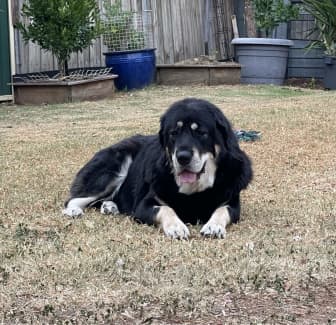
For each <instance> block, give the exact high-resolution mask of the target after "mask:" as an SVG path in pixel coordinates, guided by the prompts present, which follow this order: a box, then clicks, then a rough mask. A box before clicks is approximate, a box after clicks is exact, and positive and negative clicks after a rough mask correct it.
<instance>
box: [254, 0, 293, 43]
mask: <svg viewBox="0 0 336 325" xmlns="http://www.w3.org/2000/svg"><path fill="white" fill-rule="evenodd" d="M253 8H254V19H255V22H256V25H257V27H258V28H260V29H261V30H263V31H264V32H265V34H266V37H270V36H271V34H272V32H273V30H274V29H275V28H276V27H278V26H279V24H280V23H286V22H288V21H290V20H292V19H295V18H297V17H298V15H299V7H298V6H295V5H292V4H286V3H284V1H283V0H253Z"/></svg>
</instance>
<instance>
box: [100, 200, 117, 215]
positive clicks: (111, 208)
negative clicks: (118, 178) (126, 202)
mask: <svg viewBox="0 0 336 325" xmlns="http://www.w3.org/2000/svg"><path fill="white" fill-rule="evenodd" d="M100 213H102V214H118V213H119V209H118V206H117V205H116V204H115V203H114V202H113V201H104V202H103V204H102V205H101V207H100Z"/></svg>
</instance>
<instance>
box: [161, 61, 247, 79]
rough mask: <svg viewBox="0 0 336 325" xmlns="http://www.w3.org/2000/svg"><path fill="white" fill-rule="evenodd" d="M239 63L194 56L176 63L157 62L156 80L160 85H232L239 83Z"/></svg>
mask: <svg viewBox="0 0 336 325" xmlns="http://www.w3.org/2000/svg"><path fill="white" fill-rule="evenodd" d="M240 70H241V65H240V64H238V63H235V62H219V61H214V60H209V59H204V58H196V59H191V60H188V61H184V62H181V63H177V64H159V65H157V70H156V82H157V83H158V84H162V85H190V84H204V85H223V84H224V85H225V84H229V85H234V84H239V83H240Z"/></svg>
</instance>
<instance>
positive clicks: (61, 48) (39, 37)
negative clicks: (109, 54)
mask: <svg viewBox="0 0 336 325" xmlns="http://www.w3.org/2000/svg"><path fill="white" fill-rule="evenodd" d="M21 15H22V16H23V18H25V20H26V23H23V22H20V23H18V24H17V25H16V27H17V28H18V29H19V30H20V31H21V33H22V36H23V39H24V40H25V42H28V41H29V40H31V41H32V42H34V43H37V44H39V45H40V46H41V48H42V49H44V50H48V51H51V52H52V53H53V54H54V55H55V56H56V58H57V60H58V64H59V66H60V70H61V73H62V74H65V72H66V70H67V69H66V67H67V60H68V59H69V58H70V55H71V53H73V52H78V51H82V50H83V49H84V48H86V47H87V46H89V45H90V44H91V42H92V40H94V39H95V38H97V37H98V36H99V35H100V34H101V28H100V20H99V8H98V5H97V3H96V1H95V0H43V1H40V0H29V2H26V3H24V4H23V6H22V12H21Z"/></svg>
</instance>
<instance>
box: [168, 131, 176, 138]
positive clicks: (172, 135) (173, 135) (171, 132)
mask: <svg viewBox="0 0 336 325" xmlns="http://www.w3.org/2000/svg"><path fill="white" fill-rule="evenodd" d="M177 134H178V132H177V130H171V131H169V136H170V137H171V138H174V137H176V136H177Z"/></svg>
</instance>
